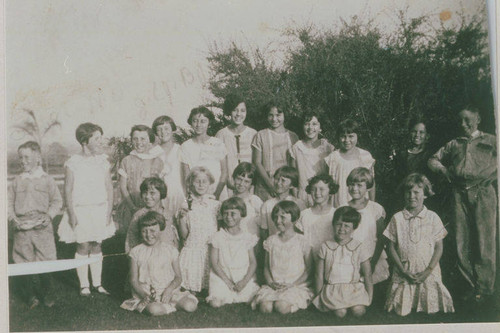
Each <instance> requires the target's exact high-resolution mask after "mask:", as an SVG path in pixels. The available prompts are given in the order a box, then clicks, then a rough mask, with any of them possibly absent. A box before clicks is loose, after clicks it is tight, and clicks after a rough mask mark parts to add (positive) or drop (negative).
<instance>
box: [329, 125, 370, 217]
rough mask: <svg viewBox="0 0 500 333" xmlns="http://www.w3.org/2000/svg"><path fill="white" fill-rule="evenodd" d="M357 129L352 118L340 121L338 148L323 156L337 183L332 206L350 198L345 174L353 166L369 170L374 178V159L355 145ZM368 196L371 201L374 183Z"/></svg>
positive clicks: (341, 203) (348, 172) (338, 205)
mask: <svg viewBox="0 0 500 333" xmlns="http://www.w3.org/2000/svg"><path fill="white" fill-rule="evenodd" d="M358 131H359V125H358V123H357V122H356V121H354V120H352V119H346V120H344V121H342V122H341V123H340V125H339V129H338V131H337V134H338V136H339V144H340V149H338V150H335V151H334V152H333V153H331V154H330V155H328V156H327V157H326V158H325V162H326V164H327V166H328V172H329V174H330V176H332V178H333V180H334V181H335V182H336V183H337V184H338V185H339V190H338V192H337V193H336V194H334V196H333V206H334V207H335V208H338V207H341V206H345V205H347V203H348V202H349V200H351V199H352V198H351V196H350V195H349V190H348V188H347V183H346V181H347V176H349V174H350V173H351V171H352V170H353V169H354V168H357V167H365V168H367V169H368V170H370V171H371V173H372V176H373V179H375V172H374V165H375V160H374V159H373V157H372V155H371V154H370V153H369V152H368V151H366V150H363V149H361V148H359V147H357V144H358V134H357V132H358ZM368 196H369V198H370V200H371V201H375V183H374V184H373V186H372V188H371V189H370V190H369V191H368Z"/></svg>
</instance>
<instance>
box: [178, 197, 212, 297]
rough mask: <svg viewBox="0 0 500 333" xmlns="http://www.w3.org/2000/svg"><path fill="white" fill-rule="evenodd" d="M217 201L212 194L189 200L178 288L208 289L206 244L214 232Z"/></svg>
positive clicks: (208, 271) (208, 266)
mask: <svg viewBox="0 0 500 333" xmlns="http://www.w3.org/2000/svg"><path fill="white" fill-rule="evenodd" d="M219 206H220V204H219V201H217V200H215V199H214V197H213V196H212V195H204V196H203V197H201V198H198V199H193V201H192V203H191V210H189V211H188V214H187V224H188V229H189V234H188V236H187V239H186V240H185V242H184V247H183V248H182V250H181V254H180V256H179V263H180V266H181V275H182V286H183V287H184V288H186V289H188V290H191V291H195V292H198V291H201V290H202V289H206V288H208V278H209V273H210V256H209V252H208V241H209V240H210V238H211V237H212V235H213V234H214V233H215V232H217V214H218V212H219Z"/></svg>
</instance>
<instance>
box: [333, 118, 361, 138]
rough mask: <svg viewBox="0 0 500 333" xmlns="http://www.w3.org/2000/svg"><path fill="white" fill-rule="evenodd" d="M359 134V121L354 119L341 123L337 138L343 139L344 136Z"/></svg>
mask: <svg viewBox="0 0 500 333" xmlns="http://www.w3.org/2000/svg"><path fill="white" fill-rule="evenodd" d="M358 132H359V124H358V122H357V121H355V120H354V119H345V120H343V121H341V122H340V124H339V127H338V131H337V136H338V137H341V136H342V135H345V134H351V133H356V134H358Z"/></svg>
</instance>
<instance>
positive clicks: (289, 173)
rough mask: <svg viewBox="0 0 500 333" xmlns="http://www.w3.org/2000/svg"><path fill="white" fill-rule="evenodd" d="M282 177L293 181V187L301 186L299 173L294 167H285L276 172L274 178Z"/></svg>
mask: <svg viewBox="0 0 500 333" xmlns="http://www.w3.org/2000/svg"><path fill="white" fill-rule="evenodd" d="M280 177H284V178H288V179H290V180H291V181H292V186H293V187H298V186H299V172H298V171H297V169H295V168H294V167H291V166H288V165H285V166H282V167H281V168H279V169H278V170H276V172H275V173H274V177H273V178H280Z"/></svg>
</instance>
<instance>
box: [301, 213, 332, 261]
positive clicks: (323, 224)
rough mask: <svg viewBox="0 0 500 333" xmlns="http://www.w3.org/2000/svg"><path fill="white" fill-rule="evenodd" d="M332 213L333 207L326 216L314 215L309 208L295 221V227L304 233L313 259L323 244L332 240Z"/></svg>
mask: <svg viewBox="0 0 500 333" xmlns="http://www.w3.org/2000/svg"><path fill="white" fill-rule="evenodd" d="M333 213H335V208H333V207H332V208H331V209H330V210H329V211H328V212H327V213H326V214H315V213H313V211H312V209H311V208H307V209H304V210H303V211H302V213H301V214H300V219H299V220H298V221H297V224H296V227H297V229H299V230H300V231H302V232H303V233H304V236H305V237H306V240H307V242H308V243H309V245H310V246H311V248H312V251H313V254H314V258H316V257H317V254H318V251H319V249H320V247H321V245H322V244H323V243H324V242H326V241H328V240H333V226H332V219H333Z"/></svg>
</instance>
